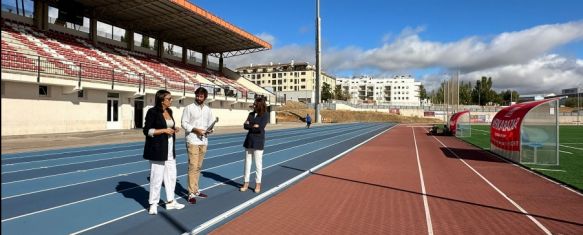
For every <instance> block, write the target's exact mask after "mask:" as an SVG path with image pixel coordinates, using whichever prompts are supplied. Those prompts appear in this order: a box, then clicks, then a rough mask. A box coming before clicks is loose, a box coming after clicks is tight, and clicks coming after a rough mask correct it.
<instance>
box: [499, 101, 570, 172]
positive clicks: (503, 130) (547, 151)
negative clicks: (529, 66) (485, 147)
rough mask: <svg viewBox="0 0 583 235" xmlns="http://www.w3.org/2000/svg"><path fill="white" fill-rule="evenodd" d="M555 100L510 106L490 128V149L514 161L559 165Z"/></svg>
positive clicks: (503, 110) (557, 121) (501, 112)
mask: <svg viewBox="0 0 583 235" xmlns="http://www.w3.org/2000/svg"><path fill="white" fill-rule="evenodd" d="M558 105H559V99H546V100H540V101H532V102H525V103H520V104H516V105H512V106H510V107H507V108H505V109H502V110H500V112H498V113H497V114H496V116H494V119H492V124H491V126H490V149H491V150H492V151H493V152H495V153H497V154H499V155H501V156H503V157H505V158H508V159H510V160H512V161H514V162H519V163H530V164H547V165H558V164H559V118H558V110H557V109H558Z"/></svg>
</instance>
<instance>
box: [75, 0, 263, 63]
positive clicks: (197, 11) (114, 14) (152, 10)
mask: <svg viewBox="0 0 583 235" xmlns="http://www.w3.org/2000/svg"><path fill="white" fill-rule="evenodd" d="M74 1H76V2H79V3H81V4H83V5H84V6H85V7H87V8H89V9H94V10H95V14H94V16H93V17H94V18H96V19H97V20H99V21H101V22H106V23H109V24H112V25H115V26H118V27H122V28H126V29H131V30H133V31H134V32H137V33H140V34H143V35H147V36H151V37H156V38H161V39H162V40H164V41H165V42H168V43H171V44H175V45H177V46H183V47H186V48H189V49H192V50H195V51H198V52H203V53H205V52H206V53H208V54H210V55H212V56H215V57H219V55H220V53H223V57H230V56H236V55H241V54H246V53H252V52H256V51H263V50H267V49H271V45H270V44H269V43H267V42H265V41H263V40H261V39H259V38H258V37H256V36H254V35H252V34H250V33H248V32H245V31H244V30H242V29H240V28H238V27H237V26H234V25H232V24H230V23H229V22H226V21H224V20H222V19H221V18H219V17H217V16H215V15H213V14H212V13H210V12H208V11H206V10H204V9H202V8H200V7H198V6H196V5H194V4H191V3H190V2H188V1H185V0H125V1H118V0H74Z"/></svg>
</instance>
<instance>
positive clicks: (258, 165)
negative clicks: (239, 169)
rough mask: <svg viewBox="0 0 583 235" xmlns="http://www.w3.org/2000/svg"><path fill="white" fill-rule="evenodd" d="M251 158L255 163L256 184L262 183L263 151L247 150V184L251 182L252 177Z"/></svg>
mask: <svg viewBox="0 0 583 235" xmlns="http://www.w3.org/2000/svg"><path fill="white" fill-rule="evenodd" d="M251 157H253V160H254V161H255V183H261V173H262V172H263V160H262V159H263V150H258V149H245V179H244V180H245V182H249V176H250V175H251Z"/></svg>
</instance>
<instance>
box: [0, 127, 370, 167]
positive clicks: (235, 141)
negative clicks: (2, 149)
mask: <svg viewBox="0 0 583 235" xmlns="http://www.w3.org/2000/svg"><path fill="white" fill-rule="evenodd" d="M357 126H359V125H350V126H341V127H338V128H334V129H332V128H328V129H327V130H322V131H320V132H315V133H310V134H306V135H305V136H307V135H311V134H321V133H322V132H326V133H328V132H333V131H340V130H344V129H350V128H353V127H357ZM300 131H301V130H299V131H290V132H285V133H284V132H282V135H273V136H271V137H272V138H273V137H280V136H287V135H289V134H290V133H292V134H293V133H296V132H300ZM241 137H242V135H241V136H238V137H227V138H224V139H221V140H223V141H224V140H226V139H230V138H237V139H236V140H233V141H225V142H213V145H217V144H228V143H239V142H241ZM284 138H291V137H283V138H281V139H284ZM177 144H178V145H180V146H185V144H184V143H177ZM141 146H143V143H142V145H141ZM183 149H186V147H184V148H180V149H176V150H183ZM136 150H139V149H129V150H120V151H113V152H106V153H94V154H88V155H79V156H71V157H64V158H58V159H46V160H38V161H28V162H18V163H11V164H4V165H3V166H15V165H22V164H36V163H39V162H50V161H63V160H64V159H65V160H70V159H77V158H85V157H88V156H93V155H102V156H103V157H104V158H98V159H95V160H92V161H101V160H109V159H114V158H107V157H108V156H109V155H110V154H111V153H116V152H124V151H136ZM140 151H141V150H140ZM141 154H142V153H141V152H140V153H137V154H134V155H125V156H122V157H131V156H135V155H141ZM92 161H82V162H73V163H67V164H60V165H49V166H41V167H37V168H29V169H24V170H15V171H3V172H2V173H1V174H7V173H15V172H21V171H28V170H36V169H44V168H48V167H56V166H66V165H72V164H77V163H85V162H92Z"/></svg>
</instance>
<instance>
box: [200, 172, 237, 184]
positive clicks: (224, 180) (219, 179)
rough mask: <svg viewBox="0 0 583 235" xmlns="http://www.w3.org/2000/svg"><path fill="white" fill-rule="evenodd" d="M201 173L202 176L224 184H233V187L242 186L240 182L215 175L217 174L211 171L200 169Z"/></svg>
mask: <svg viewBox="0 0 583 235" xmlns="http://www.w3.org/2000/svg"><path fill="white" fill-rule="evenodd" d="M201 173H202V176H203V177H206V178H210V179H213V180H215V181H217V182H220V183H224V184H226V185H231V186H233V187H235V188H240V187H241V186H243V185H242V184H240V183H237V182H235V181H233V180H231V179H228V178H225V177H223V176H221V175H217V174H215V173H212V172H208V171H202V172H201Z"/></svg>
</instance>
